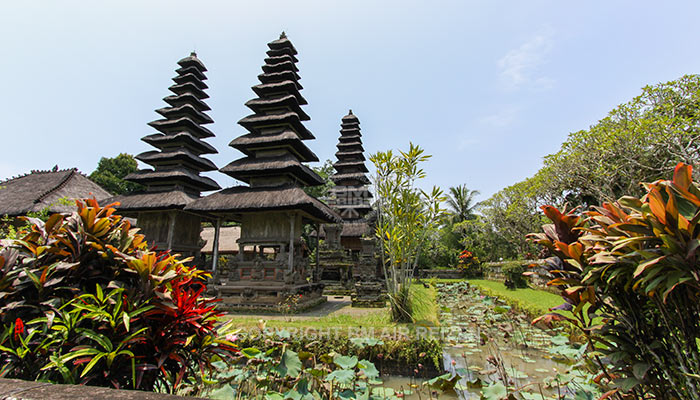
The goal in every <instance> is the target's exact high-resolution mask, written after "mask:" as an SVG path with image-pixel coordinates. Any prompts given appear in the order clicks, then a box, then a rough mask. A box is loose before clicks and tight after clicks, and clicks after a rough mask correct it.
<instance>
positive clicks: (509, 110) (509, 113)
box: [479, 106, 520, 128]
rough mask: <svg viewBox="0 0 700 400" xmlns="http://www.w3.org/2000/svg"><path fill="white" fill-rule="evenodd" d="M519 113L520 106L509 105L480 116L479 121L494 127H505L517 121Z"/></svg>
mask: <svg viewBox="0 0 700 400" xmlns="http://www.w3.org/2000/svg"><path fill="white" fill-rule="evenodd" d="M519 114H520V108H519V107H515V106H507V107H504V108H502V109H500V110H498V111H497V112H495V113H492V114H489V115H485V116H483V117H481V118H479V122H480V123H481V124H482V125H486V126H490V127H492V128H505V127H507V126H509V125H511V124H512V123H513V122H515V120H516V118H517V117H518V115H519Z"/></svg>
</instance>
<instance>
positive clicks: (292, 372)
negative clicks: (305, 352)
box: [276, 349, 301, 379]
mask: <svg viewBox="0 0 700 400" xmlns="http://www.w3.org/2000/svg"><path fill="white" fill-rule="evenodd" d="M276 370H277V373H278V374H279V375H280V376H281V377H284V378H286V377H290V378H294V379H296V378H297V377H298V376H299V373H300V372H301V360H300V359H299V355H298V354H297V353H295V352H293V351H291V350H288V349H287V350H285V351H284V354H282V358H281V359H280V363H279V364H278V365H277V368H276Z"/></svg>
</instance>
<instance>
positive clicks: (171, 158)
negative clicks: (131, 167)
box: [136, 147, 216, 171]
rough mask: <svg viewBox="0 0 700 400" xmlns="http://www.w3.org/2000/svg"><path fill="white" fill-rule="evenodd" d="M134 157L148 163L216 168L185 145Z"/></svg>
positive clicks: (204, 168)
mask: <svg viewBox="0 0 700 400" xmlns="http://www.w3.org/2000/svg"><path fill="white" fill-rule="evenodd" d="M136 158H137V159H138V160H140V161H143V162H145V163H146V164H149V165H172V164H173V163H175V162H177V164H179V165H186V166H188V167H189V168H190V169H194V170H197V171H214V170H216V165H214V163H213V162H211V161H209V160H207V159H206V158H204V157H200V156H198V155H197V154H194V153H192V152H191V151H190V150H188V149H187V148H185V147H180V148H167V149H164V150H162V151H156V150H152V151H147V152H144V153H141V154H139V155H138V156H136Z"/></svg>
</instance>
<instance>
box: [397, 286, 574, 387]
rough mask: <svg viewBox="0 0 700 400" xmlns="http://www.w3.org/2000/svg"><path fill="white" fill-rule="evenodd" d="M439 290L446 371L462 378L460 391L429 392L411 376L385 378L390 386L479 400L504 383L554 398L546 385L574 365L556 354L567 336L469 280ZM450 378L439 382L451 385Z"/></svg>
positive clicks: (459, 380) (458, 383) (458, 380)
mask: <svg viewBox="0 0 700 400" xmlns="http://www.w3.org/2000/svg"><path fill="white" fill-rule="evenodd" d="M438 290H439V292H438V304H439V306H440V308H441V315H440V324H441V326H440V335H442V337H443V339H444V340H445V348H444V367H445V370H446V371H449V372H451V373H452V376H454V375H459V376H461V377H463V378H461V379H460V378H454V380H453V382H452V384H454V385H455V390H454V391H450V390H448V391H446V392H444V393H442V392H441V391H439V390H438V391H433V390H430V389H429V388H428V387H427V386H426V385H423V383H424V382H425V381H424V380H423V381H421V380H416V379H413V378H407V377H394V376H392V377H385V379H384V382H385V385H386V386H387V387H391V388H393V389H404V390H406V389H411V390H413V392H414V393H413V394H411V395H408V396H406V398H408V399H419V398H420V399H429V398H444V399H449V398H462V399H472V398H475V399H478V398H479V396H480V393H481V388H480V387H482V386H483V387H486V386H488V385H489V384H490V383H491V382H497V381H499V380H500V381H501V382H508V385H509V386H510V387H511V388H523V391H524V392H531V393H533V394H540V393H541V394H542V395H544V396H548V395H550V394H552V389H551V388H546V387H544V385H542V382H543V381H545V380H546V378H548V377H552V376H555V375H556V374H558V373H559V374H564V373H565V372H566V370H567V368H568V366H569V365H568V364H567V363H566V360H567V359H566V358H564V357H561V358H557V356H556V355H553V353H552V352H551V348H552V347H553V346H556V345H565V342H564V340H565V338H564V337H563V336H554V338H559V339H553V336H552V334H551V333H552V332H550V333H547V332H545V331H543V330H541V329H539V328H537V327H534V326H532V325H531V324H530V320H529V318H528V317H527V316H525V315H524V314H521V313H518V312H515V311H514V310H512V309H511V308H510V307H509V306H508V305H507V304H505V303H504V302H503V301H501V300H500V299H497V298H493V297H489V296H485V295H483V294H482V293H480V292H479V290H478V289H476V288H473V287H469V285H468V283H466V282H462V283H457V284H446V285H438ZM558 340H559V341H558ZM448 380H449V378H446V379H443V380H441V381H440V382H436V383H435V384H436V385H442V384H444V385H447V386H450V383H448V382H447V381H448ZM421 387H422V389H420V388H421Z"/></svg>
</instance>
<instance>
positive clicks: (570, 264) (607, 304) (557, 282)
mask: <svg viewBox="0 0 700 400" xmlns="http://www.w3.org/2000/svg"><path fill="white" fill-rule="evenodd" d="M643 187H644V190H645V192H646V193H645V194H644V196H642V197H641V198H637V197H633V196H625V197H622V198H620V199H619V200H618V201H616V202H614V203H603V205H602V206H596V207H593V209H592V210H591V211H587V212H584V213H583V215H577V214H576V213H574V212H572V211H569V212H566V211H565V212H560V211H559V210H557V209H556V208H554V207H544V212H545V214H546V215H547V216H548V218H550V219H551V220H552V222H553V223H552V224H549V225H545V226H543V231H544V232H543V233H539V234H533V235H531V236H530V237H531V238H532V239H533V240H535V241H536V242H537V243H538V244H540V245H542V246H544V247H545V248H546V249H547V251H548V252H549V253H550V255H551V257H549V258H548V259H547V269H548V270H549V274H550V275H551V278H552V280H551V281H550V282H549V284H550V285H552V286H555V287H558V288H559V290H560V292H561V294H562V296H563V297H564V300H565V301H566V302H565V303H564V304H563V305H562V306H561V307H559V309H562V310H570V311H571V313H573V317H571V316H567V315H563V314H562V313H560V312H553V313H550V314H547V315H545V316H543V317H541V319H540V320H542V321H545V322H551V321H568V322H569V323H571V324H572V325H573V326H575V327H577V328H578V329H579V330H580V332H581V334H582V335H583V336H584V337H585V338H586V339H587V342H588V345H589V350H591V356H592V359H593V360H595V361H596V362H597V363H598V365H599V366H600V368H601V374H600V376H599V379H598V381H599V382H601V384H604V385H607V388H608V389H609V392H608V393H609V394H613V393H616V394H621V393H625V395H626V396H633V397H634V398H646V396H648V394H653V395H654V396H656V398H683V399H699V398H700V391H699V390H698V376H700V350H699V349H698V343H700V306H699V304H700V278H699V277H700V274H699V272H700V271H699V270H698V264H697V257H698V249H700V228H698V223H699V222H700V188H699V187H698V185H697V184H696V183H694V182H693V179H692V168H691V167H690V166H688V165H685V164H682V163H681V164H678V165H677V166H676V168H675V172H674V175H673V180H658V181H655V182H653V183H649V184H645V185H644V186H643ZM601 357H602V358H601Z"/></svg>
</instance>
